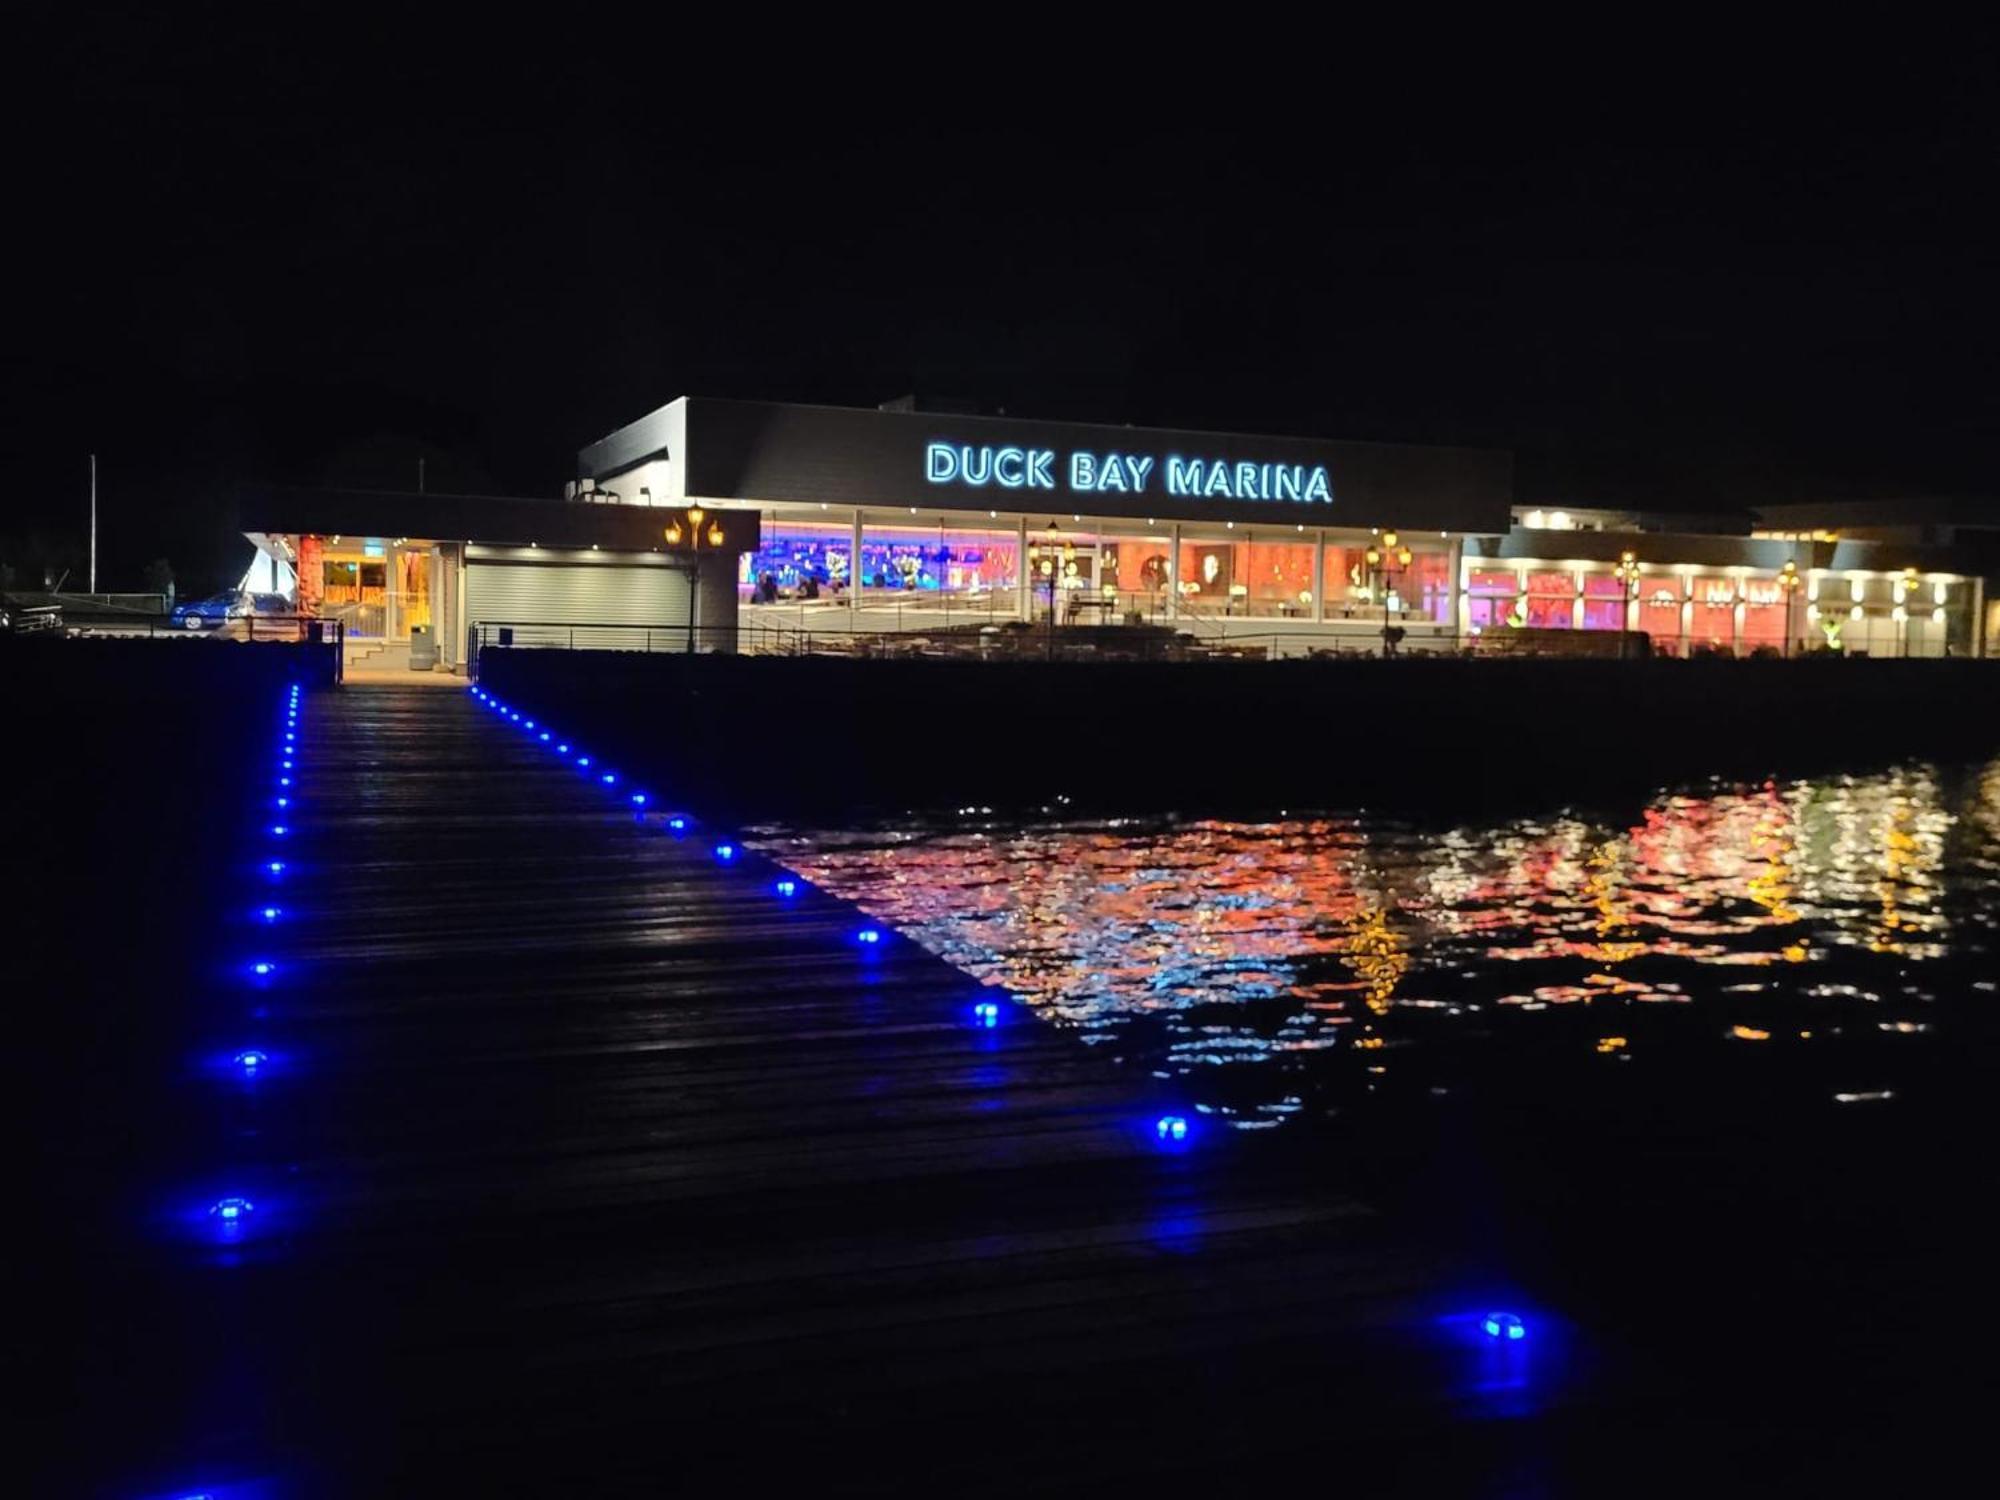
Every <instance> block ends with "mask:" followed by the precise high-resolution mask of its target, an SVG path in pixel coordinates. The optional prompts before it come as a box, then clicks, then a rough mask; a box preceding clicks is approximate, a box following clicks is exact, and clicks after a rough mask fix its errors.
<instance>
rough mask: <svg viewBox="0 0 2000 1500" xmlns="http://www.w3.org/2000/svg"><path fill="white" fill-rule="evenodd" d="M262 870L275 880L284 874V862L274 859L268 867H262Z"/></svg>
mask: <svg viewBox="0 0 2000 1500" xmlns="http://www.w3.org/2000/svg"><path fill="white" fill-rule="evenodd" d="M264 869H265V870H266V872H268V873H269V874H270V876H271V878H272V879H274V880H275V879H276V878H277V877H278V876H280V875H282V874H284V873H285V862H284V861H283V860H282V859H274V860H272V861H271V862H270V863H269V864H268V865H266V866H264Z"/></svg>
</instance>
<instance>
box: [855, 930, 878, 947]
mask: <svg viewBox="0 0 2000 1500" xmlns="http://www.w3.org/2000/svg"><path fill="white" fill-rule="evenodd" d="M854 941H855V942H857V943H860V944H861V945H862V946H863V947H867V948H872V947H874V946H875V945H876V944H877V943H879V942H881V941H882V929H881V928H879V927H864V928H862V929H861V930H860V931H859V932H857V933H855V934H854Z"/></svg>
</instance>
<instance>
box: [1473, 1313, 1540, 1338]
mask: <svg viewBox="0 0 2000 1500" xmlns="http://www.w3.org/2000/svg"><path fill="white" fill-rule="evenodd" d="M1479 1328H1480V1331H1481V1332H1482V1333H1484V1334H1485V1335H1486V1336H1487V1337H1488V1338H1489V1339H1500V1340H1501V1341H1503V1342H1506V1341H1509V1340H1513V1339H1524V1338H1526V1337H1527V1336H1528V1330H1527V1328H1526V1327H1525V1326H1524V1325H1523V1324H1522V1322H1521V1320H1520V1319H1519V1318H1517V1317H1515V1316H1514V1315H1513V1314H1512V1313H1506V1312H1494V1313H1488V1314H1487V1315H1486V1318H1485V1320H1484V1321H1483V1322H1482V1323H1480V1325H1479Z"/></svg>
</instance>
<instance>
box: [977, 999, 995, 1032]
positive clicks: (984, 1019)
mask: <svg viewBox="0 0 2000 1500" xmlns="http://www.w3.org/2000/svg"><path fill="white" fill-rule="evenodd" d="M972 1019H973V1022H974V1024H975V1025H979V1026H998V1025H999V1024H1000V1007H999V1006H997V1005H995V1004H994V1003H993V1002H992V1001H991V1000H982V1001H980V1002H979V1003H978V1004H977V1005H975V1006H973V1007H972Z"/></svg>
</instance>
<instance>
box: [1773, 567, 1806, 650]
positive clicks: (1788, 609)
mask: <svg viewBox="0 0 2000 1500" xmlns="http://www.w3.org/2000/svg"><path fill="white" fill-rule="evenodd" d="M1804 582H1805V580H1804V579H1803V578H1801V577H1799V565H1798V564H1797V563H1795V562H1791V561H1787V562H1786V563H1785V565H1784V567H1782V568H1780V569H1779V570H1778V587H1779V588H1780V589H1782V590H1783V591H1784V595H1785V655H1786V656H1790V655H1791V654H1792V600H1793V598H1795V597H1796V596H1797V594H1798V592H1799V585H1800V584H1802V583H1804Z"/></svg>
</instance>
